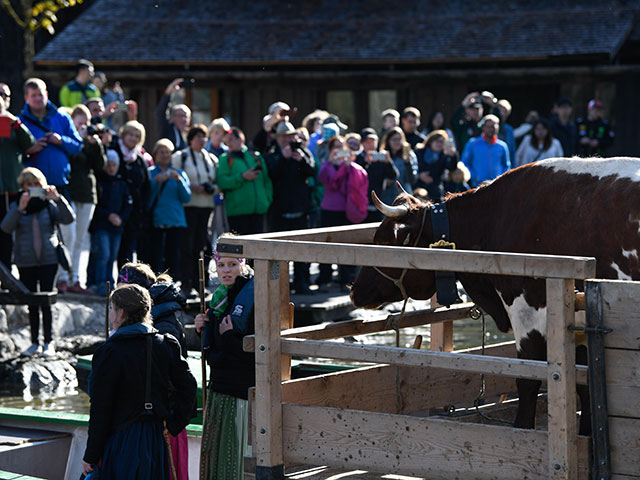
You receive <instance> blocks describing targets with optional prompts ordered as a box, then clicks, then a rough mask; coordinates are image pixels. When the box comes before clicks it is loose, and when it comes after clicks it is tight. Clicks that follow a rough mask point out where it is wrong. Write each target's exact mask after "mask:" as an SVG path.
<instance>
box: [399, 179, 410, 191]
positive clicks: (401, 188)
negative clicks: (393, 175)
mask: <svg viewBox="0 0 640 480" xmlns="http://www.w3.org/2000/svg"><path fill="white" fill-rule="evenodd" d="M396 188H397V189H398V192H400V193H406V194H407V195H409V193H408V192H407V191H406V190H405V189H404V187H403V186H402V184H401V183H400V182H399V181H398V180H396Z"/></svg>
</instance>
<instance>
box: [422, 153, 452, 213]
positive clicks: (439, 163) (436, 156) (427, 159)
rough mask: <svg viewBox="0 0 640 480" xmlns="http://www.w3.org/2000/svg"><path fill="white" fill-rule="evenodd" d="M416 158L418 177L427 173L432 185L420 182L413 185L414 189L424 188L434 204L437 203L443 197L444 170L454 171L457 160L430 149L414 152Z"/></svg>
mask: <svg viewBox="0 0 640 480" xmlns="http://www.w3.org/2000/svg"><path fill="white" fill-rule="evenodd" d="M416 156H417V157H418V176H419V175H420V173H422V172H427V173H428V174H429V176H430V177H431V178H432V179H433V182H432V183H424V182H423V181H422V180H420V179H418V181H417V182H416V183H415V184H414V187H415V188H425V189H426V190H427V193H428V194H429V198H431V199H432V200H433V201H434V202H439V201H441V200H442V197H443V196H444V184H443V182H444V178H443V174H444V171H445V170H449V171H451V170H454V169H455V168H456V166H457V164H458V158H457V157H455V156H448V155H445V154H444V153H443V152H434V151H432V150H431V149H430V148H425V149H420V150H416Z"/></svg>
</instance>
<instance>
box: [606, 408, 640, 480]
mask: <svg viewBox="0 0 640 480" xmlns="http://www.w3.org/2000/svg"><path fill="white" fill-rule="evenodd" d="M609 438H610V440H611V471H612V473H615V474H619V475H639V474H640V419H637V418H622V417H609Z"/></svg>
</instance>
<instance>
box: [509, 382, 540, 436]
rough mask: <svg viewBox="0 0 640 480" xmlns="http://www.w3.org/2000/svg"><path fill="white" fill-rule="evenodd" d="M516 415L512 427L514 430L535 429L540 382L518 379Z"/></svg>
mask: <svg viewBox="0 0 640 480" xmlns="http://www.w3.org/2000/svg"><path fill="white" fill-rule="evenodd" d="M516 385H517V386H518V398H519V400H518V413H517V414H516V420H515V422H513V426H514V427H516V428H536V401H537V399H538V392H539V391H540V385H542V382H541V381H540V380H528V379H526V378H518V379H517V380H516Z"/></svg>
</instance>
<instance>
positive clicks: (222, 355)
mask: <svg viewBox="0 0 640 480" xmlns="http://www.w3.org/2000/svg"><path fill="white" fill-rule="evenodd" d="M249 282H251V283H252V282H253V276H242V275H240V276H238V277H237V278H236V281H235V283H234V284H233V286H232V287H231V288H230V289H229V292H228V294H227V295H228V304H227V308H226V309H225V311H224V312H223V313H222V315H219V316H216V315H215V314H214V313H213V309H209V310H208V311H207V316H208V317H209V323H208V324H207V326H206V327H205V331H204V333H203V335H204V336H205V338H204V352H205V355H206V359H207V363H208V364H209V365H210V366H211V381H210V383H209V388H210V389H211V390H213V391H214V392H218V393H224V394H227V395H232V396H234V397H237V398H243V399H245V400H246V399H247V396H248V390H249V388H251V387H253V386H254V385H255V383H256V367H255V355H254V354H253V353H252V352H245V351H244V350H243V349H242V339H243V338H244V337H245V335H253V333H255V325H254V305H253V303H251V305H243V308H250V312H249V322H248V324H247V325H246V327H245V328H244V329H240V328H237V327H236V326H234V328H233V329H231V330H227V331H226V332H225V333H224V334H222V335H221V334H220V329H219V327H220V323H221V322H222V320H223V319H224V317H226V316H227V315H229V314H231V313H232V312H233V311H234V310H236V309H237V305H236V304H235V303H234V301H235V300H236V297H237V296H238V294H239V293H240V292H241V291H242V289H243V288H245V287H246V286H247V285H248V284H249Z"/></svg>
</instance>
